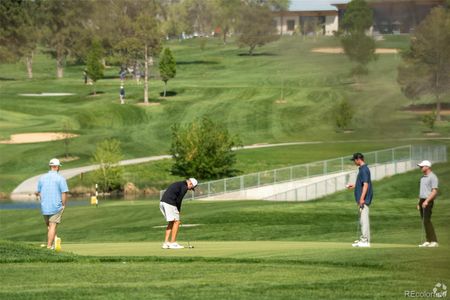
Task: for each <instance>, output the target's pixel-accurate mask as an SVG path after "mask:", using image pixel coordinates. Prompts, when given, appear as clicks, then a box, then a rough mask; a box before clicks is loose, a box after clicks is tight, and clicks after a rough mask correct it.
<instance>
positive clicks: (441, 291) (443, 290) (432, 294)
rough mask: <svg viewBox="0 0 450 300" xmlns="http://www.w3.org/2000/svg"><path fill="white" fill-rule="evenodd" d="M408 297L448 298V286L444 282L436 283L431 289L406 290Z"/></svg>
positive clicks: (405, 293)
mask: <svg viewBox="0 0 450 300" xmlns="http://www.w3.org/2000/svg"><path fill="white" fill-rule="evenodd" d="M404 295H405V297H406V298H447V286H446V285H445V284H444V283H440V282H438V283H436V285H435V286H434V288H433V290H431V291H414V290H410V291H405V292H404Z"/></svg>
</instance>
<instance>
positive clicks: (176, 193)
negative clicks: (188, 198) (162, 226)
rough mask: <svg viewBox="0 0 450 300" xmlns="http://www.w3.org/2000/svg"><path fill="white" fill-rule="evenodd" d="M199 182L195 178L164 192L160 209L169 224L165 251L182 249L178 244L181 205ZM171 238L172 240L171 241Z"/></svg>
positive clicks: (181, 182)
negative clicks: (189, 191)
mask: <svg viewBox="0 0 450 300" xmlns="http://www.w3.org/2000/svg"><path fill="white" fill-rule="evenodd" d="M197 184H198V182H197V180H196V179H195V178H189V179H186V180H183V181H178V182H174V183H172V184H171V185H170V186H169V187H168V188H167V190H166V191H165V192H164V194H163V195H162V198H161V202H160V203H159V209H160V210H161V213H162V214H163V216H164V218H165V219H166V221H167V222H168V224H167V228H166V233H165V237H164V244H163V245H162V248H163V249H182V248H184V247H183V246H181V245H180V244H178V243H177V234H178V227H179V226H180V223H181V222H180V211H181V203H182V202H183V198H184V195H186V193H187V191H188V190H194V189H195V187H196V186H197ZM169 237H171V240H170V241H169Z"/></svg>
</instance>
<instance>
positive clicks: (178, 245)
mask: <svg viewBox="0 0 450 300" xmlns="http://www.w3.org/2000/svg"><path fill="white" fill-rule="evenodd" d="M183 248H184V246H181V245H180V244H178V243H176V242H175V243H171V244H170V245H169V249H183Z"/></svg>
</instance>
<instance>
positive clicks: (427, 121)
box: [422, 111, 436, 131]
mask: <svg viewBox="0 0 450 300" xmlns="http://www.w3.org/2000/svg"><path fill="white" fill-rule="evenodd" d="M422 123H423V124H424V125H425V126H426V127H427V128H429V129H430V130H431V131H433V129H434V123H436V112H435V111H432V112H431V113H430V114H426V115H424V116H423V117H422Z"/></svg>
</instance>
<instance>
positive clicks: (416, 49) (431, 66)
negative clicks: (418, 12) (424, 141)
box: [397, 8, 450, 121]
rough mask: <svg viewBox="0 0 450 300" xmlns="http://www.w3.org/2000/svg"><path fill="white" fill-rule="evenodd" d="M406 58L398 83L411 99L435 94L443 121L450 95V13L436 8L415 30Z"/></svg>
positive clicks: (399, 70) (439, 115)
mask: <svg viewBox="0 0 450 300" xmlns="http://www.w3.org/2000/svg"><path fill="white" fill-rule="evenodd" d="M402 58H403V63H402V64H401V65H400V66H399V68H398V76H397V81H398V83H399V84H400V86H401V89H402V92H403V94H404V95H405V96H406V97H408V98H411V99H414V98H419V97H421V96H425V95H433V96H434V98H435V101H436V119H437V120H438V121H440V120H441V101H442V98H443V97H444V96H445V95H448V94H449V93H450V11H448V10H446V9H444V8H434V9H433V10H432V11H431V12H430V14H429V15H428V16H427V17H426V18H425V19H424V20H423V21H422V23H421V24H420V25H419V26H418V27H417V28H416V30H415V31H414V34H413V36H412V38H411V45H410V47H409V49H408V50H406V51H404V52H402Z"/></svg>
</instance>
